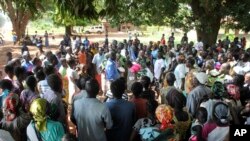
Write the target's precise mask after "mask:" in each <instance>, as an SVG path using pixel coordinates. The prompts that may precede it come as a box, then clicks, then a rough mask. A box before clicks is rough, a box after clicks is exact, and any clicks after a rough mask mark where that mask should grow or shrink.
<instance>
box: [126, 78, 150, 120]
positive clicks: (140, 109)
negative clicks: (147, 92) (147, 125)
mask: <svg viewBox="0 0 250 141" xmlns="http://www.w3.org/2000/svg"><path fill="white" fill-rule="evenodd" d="M142 89H143V86H142V84H141V83H140V82H135V83H134V84H132V86H131V91H132V92H133V95H134V97H133V98H132V99H131V100H130V101H131V102H133V103H134V104H135V110H136V120H137V119H140V118H144V117H146V116H147V109H146V108H147V107H146V103H147V100H146V99H144V98H141V97H140V95H141V93H142Z"/></svg>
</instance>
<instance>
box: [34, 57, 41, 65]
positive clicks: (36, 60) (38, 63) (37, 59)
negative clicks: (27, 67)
mask: <svg viewBox="0 0 250 141" xmlns="http://www.w3.org/2000/svg"><path fill="white" fill-rule="evenodd" d="M32 64H33V65H34V66H42V61H41V60H40V59H39V58H38V57H35V58H34V59H33V60H32Z"/></svg>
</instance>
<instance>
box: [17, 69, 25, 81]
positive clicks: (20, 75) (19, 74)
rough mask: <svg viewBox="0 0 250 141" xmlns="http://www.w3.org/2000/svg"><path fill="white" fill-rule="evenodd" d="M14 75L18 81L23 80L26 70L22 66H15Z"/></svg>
mask: <svg viewBox="0 0 250 141" xmlns="http://www.w3.org/2000/svg"><path fill="white" fill-rule="evenodd" d="M15 76H16V77H17V79H18V80H19V81H23V80H24V79H25V77H26V70H25V68H23V67H16V68H15Z"/></svg>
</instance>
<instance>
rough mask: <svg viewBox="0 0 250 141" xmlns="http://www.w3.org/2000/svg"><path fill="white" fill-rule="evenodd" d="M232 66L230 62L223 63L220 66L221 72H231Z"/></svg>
mask: <svg viewBox="0 0 250 141" xmlns="http://www.w3.org/2000/svg"><path fill="white" fill-rule="evenodd" d="M230 68H231V66H230V64H229V63H223V64H222V65H221V67H220V73H222V74H229V71H230Z"/></svg>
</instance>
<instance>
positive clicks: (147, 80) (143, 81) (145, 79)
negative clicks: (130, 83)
mask: <svg viewBox="0 0 250 141" xmlns="http://www.w3.org/2000/svg"><path fill="white" fill-rule="evenodd" d="M150 83H151V81H150V78H149V77H148V76H142V78H141V84H142V86H143V87H144V88H145V89H148V87H149V85H150Z"/></svg>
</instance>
